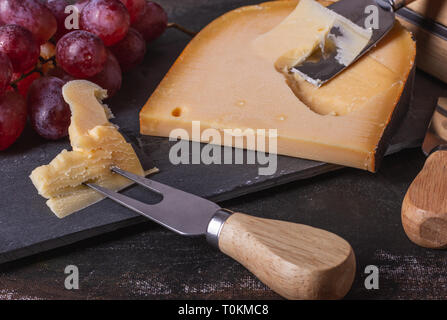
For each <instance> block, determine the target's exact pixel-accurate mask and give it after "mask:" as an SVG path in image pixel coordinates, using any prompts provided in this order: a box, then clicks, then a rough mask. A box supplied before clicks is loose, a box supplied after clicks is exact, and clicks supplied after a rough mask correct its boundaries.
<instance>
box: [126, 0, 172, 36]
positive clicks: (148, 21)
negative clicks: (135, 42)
mask: <svg viewBox="0 0 447 320" xmlns="http://www.w3.org/2000/svg"><path fill="white" fill-rule="evenodd" d="M132 27H134V28H135V29H136V30H137V31H138V32H139V33H141V35H142V36H143V38H144V40H146V42H151V41H153V40H155V39H157V38H158V37H160V36H161V35H162V34H163V32H165V30H166V28H167V27H168V15H167V14H166V12H165V11H164V10H163V8H162V7H161V6H160V5H159V4H157V3H155V2H152V1H148V2H146V9H145V11H144V14H143V16H142V17H141V18H140V19H139V20H138V21H137V22H136V23H135V24H134V25H133V26H132Z"/></svg>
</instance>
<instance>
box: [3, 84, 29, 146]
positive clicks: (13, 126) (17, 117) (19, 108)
mask: <svg viewBox="0 0 447 320" xmlns="http://www.w3.org/2000/svg"><path fill="white" fill-rule="evenodd" d="M25 125H26V102H25V99H23V97H22V96H21V95H20V94H18V93H17V92H14V91H9V92H6V93H5V94H3V95H2V96H0V150H5V149H6V148H8V147H9V146H10V145H12V144H13V143H14V142H15V141H16V140H17V139H18V138H19V137H20V135H21V134H22V131H23V129H24V128H25Z"/></svg>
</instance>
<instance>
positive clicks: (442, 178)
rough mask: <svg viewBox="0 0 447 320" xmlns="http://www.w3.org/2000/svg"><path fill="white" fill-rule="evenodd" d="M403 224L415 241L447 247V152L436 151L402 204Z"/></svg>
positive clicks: (419, 243)
mask: <svg viewBox="0 0 447 320" xmlns="http://www.w3.org/2000/svg"><path fill="white" fill-rule="evenodd" d="M402 225H403V227H404V230H405V233H406V234H407V236H408V238H410V240H411V241H413V242H414V243H416V244H417V245H420V246H422V247H426V248H432V249H445V248H447V151H445V150H441V151H436V152H434V153H432V154H431V155H430V156H429V157H428V159H427V161H426V162H425V165H424V168H423V169H422V171H421V172H420V173H419V175H418V176H417V177H416V179H415V180H414V181H413V183H412V184H411V185H410V188H409V189H408V191H407V194H406V195H405V198H404V201H403V204H402Z"/></svg>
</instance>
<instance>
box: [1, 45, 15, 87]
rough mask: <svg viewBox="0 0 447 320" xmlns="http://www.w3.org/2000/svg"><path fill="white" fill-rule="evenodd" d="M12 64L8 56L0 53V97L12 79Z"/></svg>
mask: <svg viewBox="0 0 447 320" xmlns="http://www.w3.org/2000/svg"><path fill="white" fill-rule="evenodd" d="M12 72H13V69H12V64H11V60H9V58H8V56H7V55H6V54H4V53H2V52H0V95H2V94H3V92H5V90H6V88H7V87H8V85H9V82H11V78H12Z"/></svg>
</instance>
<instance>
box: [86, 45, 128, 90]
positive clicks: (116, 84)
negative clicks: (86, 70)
mask: <svg viewBox="0 0 447 320" xmlns="http://www.w3.org/2000/svg"><path fill="white" fill-rule="evenodd" d="M87 80H89V81H91V82H93V83H96V84H97V85H98V86H100V87H102V88H103V89H106V90H107V96H108V97H109V98H111V97H113V96H114V95H115V94H116V93H117V91H118V90H119V89H120V88H121V82H122V72H121V68H120V65H119V63H118V60H117V59H116V58H115V56H114V55H113V54H112V53H111V52H108V54H107V62H106V65H105V66H104V70H102V71H101V72H100V73H98V74H97V75H96V76H94V77H92V78H89V79H87Z"/></svg>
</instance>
